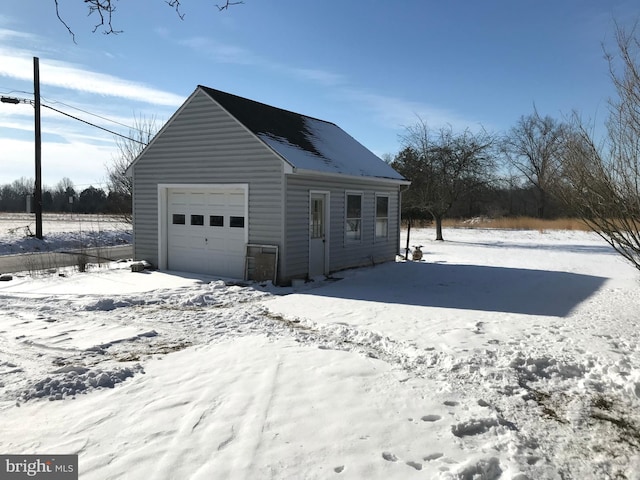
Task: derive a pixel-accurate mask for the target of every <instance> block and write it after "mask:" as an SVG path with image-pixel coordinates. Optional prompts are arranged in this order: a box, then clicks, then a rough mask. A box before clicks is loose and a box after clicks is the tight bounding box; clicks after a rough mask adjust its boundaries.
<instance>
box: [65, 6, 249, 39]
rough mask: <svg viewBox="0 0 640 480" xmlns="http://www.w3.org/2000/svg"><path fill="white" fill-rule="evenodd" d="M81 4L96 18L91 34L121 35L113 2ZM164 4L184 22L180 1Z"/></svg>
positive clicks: (89, 14) (70, 31)
mask: <svg viewBox="0 0 640 480" xmlns="http://www.w3.org/2000/svg"><path fill="white" fill-rule="evenodd" d="M53 1H54V3H55V8H56V16H57V17H58V20H59V21H60V23H62V24H63V25H64V26H65V28H66V29H67V31H68V32H69V34H70V35H71V38H72V39H73V43H76V38H75V34H74V32H73V30H71V27H70V26H69V24H68V23H67V22H66V21H65V20H64V18H63V17H62V15H61V14H60V5H59V3H58V2H59V0H53ZM131 1H135V0H131ZM83 2H84V3H85V5H86V6H87V8H88V10H89V13H88V16H89V17H90V16H92V15H93V16H95V17H97V18H98V20H99V21H98V22H96V24H95V25H94V27H93V33H95V32H97V31H98V30H102V33H104V34H105V35H110V34H114V35H117V34H119V33H122V30H116V29H114V26H113V20H114V17H115V13H116V5H115V1H114V0H83ZM165 3H166V4H167V5H169V6H170V7H171V8H173V9H174V10H175V11H176V14H177V15H178V18H180V20H184V13H182V11H181V7H182V1H181V0H165ZM243 3H244V1H241V0H238V1H231V0H226V2H225V3H224V4H222V5H216V8H217V9H218V11H222V10H228V9H229V7H231V6H233V5H240V4H243Z"/></svg>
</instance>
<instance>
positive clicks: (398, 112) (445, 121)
mask: <svg viewBox="0 0 640 480" xmlns="http://www.w3.org/2000/svg"><path fill="white" fill-rule="evenodd" d="M340 95H341V96H344V97H345V99H346V100H348V101H352V102H355V103H358V104H360V105H361V106H362V108H364V109H365V110H368V111H370V112H371V113H372V114H373V115H374V116H375V118H376V119H377V121H378V122H380V123H381V124H383V125H386V126H391V127H396V128H402V127H405V126H408V125H412V124H414V123H415V122H416V120H417V119H418V117H419V118H421V119H423V120H424V121H425V122H427V123H428V124H429V125H430V126H432V127H434V128H438V127H444V126H447V125H450V126H451V127H453V128H454V129H456V130H463V129H466V128H472V127H474V126H477V125H478V124H479V122H478V121H476V120H470V119H467V118H464V117H462V116H460V115H459V114H457V113H456V112H453V111H451V110H447V109H444V108H438V107H434V106H432V105H427V104H424V103H421V102H413V101H410V100H406V99H403V98H399V97H394V96H390V95H381V94H378V93H371V92H365V91H362V90H357V89H354V88H344V89H342V90H341V92H340Z"/></svg>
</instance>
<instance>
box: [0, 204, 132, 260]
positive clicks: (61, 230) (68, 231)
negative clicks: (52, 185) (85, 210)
mask: <svg viewBox="0 0 640 480" xmlns="http://www.w3.org/2000/svg"><path fill="white" fill-rule="evenodd" d="M35 232H36V223H35V216H34V215H33V214H27V213H2V214H0V255H14V254H19V253H30V252H53V251H60V250H75V249H81V248H86V247H96V246H111V245H126V244H130V243H131V242H132V239H133V235H132V230H131V225H130V224H127V223H125V222H124V221H123V220H122V218H120V217H115V216H111V215H84V214H61V213H45V214H44V215H43V220H42V233H43V237H44V238H43V239H42V240H39V239H37V238H35V237H34V235H35Z"/></svg>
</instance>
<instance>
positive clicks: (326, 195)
mask: <svg viewBox="0 0 640 480" xmlns="http://www.w3.org/2000/svg"><path fill="white" fill-rule="evenodd" d="M317 196H321V197H323V200H324V219H323V220H324V266H323V272H322V275H327V274H328V273H329V252H330V250H331V249H330V245H331V235H330V232H331V222H330V220H331V215H330V212H331V201H330V200H331V192H329V190H309V216H308V219H309V222H308V224H309V227H308V229H307V239H308V244H307V248H308V250H307V251H308V252H309V262H308V266H307V274H308V275H309V276H310V274H311V215H312V208H313V205H312V203H311V200H312V198H313V197H317Z"/></svg>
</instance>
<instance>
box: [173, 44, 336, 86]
mask: <svg viewBox="0 0 640 480" xmlns="http://www.w3.org/2000/svg"><path fill="white" fill-rule="evenodd" d="M178 43H179V44H180V45H182V46H185V47H189V48H191V49H193V50H195V51H197V52H199V53H201V54H204V55H207V56H208V57H209V58H211V59H213V60H215V61H217V62H221V63H230V64H234V65H247V66H253V67H258V68H262V69H265V70H270V71H277V72H279V73H281V74H283V75H286V76H294V77H297V78H300V79H303V80H310V81H312V82H314V83H317V84H320V85H323V86H336V85H340V84H344V83H346V79H345V77H344V76H343V75H340V74H338V73H335V72H331V71H329V70H323V69H318V68H305V67H295V66H290V65H285V64H282V63H279V62H274V61H272V60H270V59H268V58H265V57H262V56H259V55H256V54H255V53H253V52H252V51H250V50H247V49H246V48H243V47H238V46H236V45H229V44H226V43H222V42H218V41H216V40H214V39H212V38H209V37H191V38H188V39H184V40H180V41H179V42H178Z"/></svg>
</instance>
